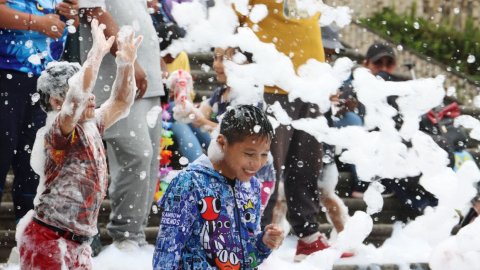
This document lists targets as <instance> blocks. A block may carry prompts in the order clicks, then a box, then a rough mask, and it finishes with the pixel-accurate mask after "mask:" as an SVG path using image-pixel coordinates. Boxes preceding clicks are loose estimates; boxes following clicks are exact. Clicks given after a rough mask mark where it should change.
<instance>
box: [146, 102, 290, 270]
mask: <svg viewBox="0 0 480 270" xmlns="http://www.w3.org/2000/svg"><path fill="white" fill-rule="evenodd" d="M272 138H273V128H272V126H271V124H270V122H269V120H268V119H267V116H266V115H265V114H264V113H263V112H262V111H261V110H260V109H259V108H257V107H255V106H252V105H240V106H237V107H234V108H229V109H228V110H227V112H226V113H225V114H224V117H223V119H222V122H221V124H220V134H219V135H218V136H216V141H215V142H214V143H212V144H211V146H210V148H209V155H208V157H207V156H205V155H203V156H200V157H199V158H198V159H197V160H195V162H193V163H191V164H189V166H188V167H187V168H186V169H184V170H183V171H181V172H180V173H179V175H178V176H177V177H176V178H175V179H174V180H173V181H172V182H171V183H170V185H169V186H168V189H167V191H166V192H165V194H164V196H163V197H162V200H161V201H160V227H159V232H158V237H157V243H156V247H155V252H154V256H153V268H154V269H155V270H160V269H204V270H208V269H235V270H237V269H238V270H240V269H256V268H257V266H258V265H259V264H261V263H262V261H263V260H264V259H266V258H267V257H268V256H269V255H270V253H271V250H272V249H274V248H278V247H279V246H280V245H281V243H282V241H283V238H284V235H283V231H282V230H281V229H280V228H279V227H278V226H277V225H274V224H269V225H267V226H265V228H264V230H263V231H261V230H260V215H261V214H260V207H261V199H260V183H259V181H258V179H257V178H256V177H255V174H256V173H257V171H258V170H260V168H261V167H262V166H263V165H264V164H265V163H266V162H267V159H268V153H269V150H270V143H271V141H272Z"/></svg>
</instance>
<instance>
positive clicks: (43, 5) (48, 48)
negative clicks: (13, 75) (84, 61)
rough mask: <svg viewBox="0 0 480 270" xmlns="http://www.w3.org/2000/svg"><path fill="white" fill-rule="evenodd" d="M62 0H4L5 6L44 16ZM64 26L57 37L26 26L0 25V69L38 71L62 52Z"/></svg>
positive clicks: (35, 73)
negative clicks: (19, 28) (13, 27)
mask: <svg viewBox="0 0 480 270" xmlns="http://www.w3.org/2000/svg"><path fill="white" fill-rule="evenodd" d="M60 2H61V0H7V6H8V7H10V8H12V9H15V10H18V11H21V12H25V13H30V14H33V15H38V16H43V15H46V14H51V13H55V6H56V5H57V4H58V3H60ZM66 33H67V30H66V28H65V32H64V33H63V36H62V37H61V38H60V39H53V38H49V37H47V36H46V35H44V34H41V33H39V32H35V31H32V30H30V31H26V30H8V29H7V30H6V29H0V69H3V70H16V71H20V72H24V73H32V74H33V75H35V76H38V75H40V73H41V72H42V70H44V69H45V67H46V66H47V64H48V63H49V62H52V61H54V60H59V59H60V57H61V56H62V53H63V49H64V47H65V42H66V39H67V35H66Z"/></svg>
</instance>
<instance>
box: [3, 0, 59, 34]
mask: <svg viewBox="0 0 480 270" xmlns="http://www.w3.org/2000/svg"><path fill="white" fill-rule="evenodd" d="M0 14H1V16H0V29H12V30H32V31H35V32H39V33H42V34H45V35H47V36H48V37H51V38H60V37H61V36H62V34H63V30H64V29H65V23H64V22H62V21H61V20H60V16H59V15H57V14H46V15H43V16H38V15H34V14H30V13H25V12H21V11H18V10H16V9H13V8H10V7H8V6H7V5H6V1H5V0H0ZM53 26H55V27H53Z"/></svg>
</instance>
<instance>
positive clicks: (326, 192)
mask: <svg viewBox="0 0 480 270" xmlns="http://www.w3.org/2000/svg"><path fill="white" fill-rule="evenodd" d="M337 183H338V169H337V165H336V164H335V162H331V163H329V164H324V165H323V170H322V177H321V181H319V183H318V186H319V188H320V201H321V203H322V205H323V206H325V208H326V210H327V215H328V218H329V220H330V222H331V223H332V224H333V227H335V230H336V231H337V232H341V231H343V228H344V225H345V222H346V220H347V218H348V209H347V207H346V206H345V204H344V203H343V201H342V200H341V199H340V197H338V195H337V194H335V188H336V186H337Z"/></svg>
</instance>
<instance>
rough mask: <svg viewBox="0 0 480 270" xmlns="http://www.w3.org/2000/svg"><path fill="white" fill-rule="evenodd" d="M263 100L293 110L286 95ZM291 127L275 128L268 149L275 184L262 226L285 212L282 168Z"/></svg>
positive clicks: (272, 96) (278, 218)
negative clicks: (273, 170)
mask: <svg viewBox="0 0 480 270" xmlns="http://www.w3.org/2000/svg"><path fill="white" fill-rule="evenodd" d="M264 98H265V102H266V103H267V104H268V105H272V104H273V103H275V102H276V101H279V102H280V104H281V105H282V107H283V109H285V110H286V111H287V113H289V112H291V111H293V109H294V108H293V107H292V106H293V105H292V104H290V103H289V102H288V96H287V95H276V94H268V93H266V94H265V95H264ZM292 134H293V128H291V127H287V126H283V125H280V126H279V127H277V128H276V129H275V135H274V136H273V140H272V144H271V146H270V151H271V153H272V156H273V166H274V168H275V172H276V173H275V178H276V184H275V185H274V186H275V188H274V190H273V193H272V194H271V196H270V198H269V200H268V203H267V205H266V207H265V211H264V212H263V216H262V226H266V225H268V224H270V223H272V222H273V223H278V222H280V221H281V220H280V219H281V218H282V217H283V215H284V214H285V211H286V205H285V204H286V203H285V193H284V188H283V187H284V178H283V177H284V170H285V166H284V164H285V159H286V157H287V154H288V147H289V145H290V142H291V140H292ZM274 216H275V217H274Z"/></svg>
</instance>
